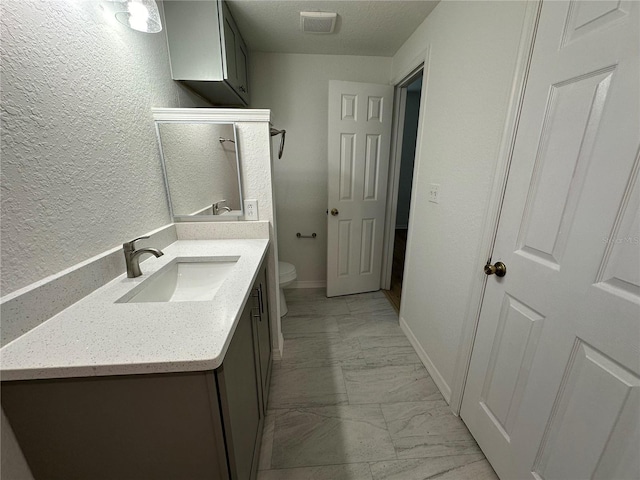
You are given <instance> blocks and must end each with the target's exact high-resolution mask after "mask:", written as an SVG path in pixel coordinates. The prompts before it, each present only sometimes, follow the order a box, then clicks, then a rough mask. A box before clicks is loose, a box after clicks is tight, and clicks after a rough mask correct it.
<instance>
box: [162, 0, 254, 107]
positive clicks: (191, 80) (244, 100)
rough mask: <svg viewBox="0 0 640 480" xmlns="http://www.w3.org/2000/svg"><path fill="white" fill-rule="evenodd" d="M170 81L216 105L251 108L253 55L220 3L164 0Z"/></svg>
mask: <svg viewBox="0 0 640 480" xmlns="http://www.w3.org/2000/svg"><path fill="white" fill-rule="evenodd" d="M164 11H165V27H166V30H167V40H168V44H169V58H170V62H171V77H172V78H173V79H174V80H180V81H181V82H183V83H184V84H186V85H187V86H188V87H190V88H191V89H193V90H195V91H196V92H198V93H199V94H200V95H202V96H204V97H205V98H207V99H208V100H210V101H211V102H213V103H214V104H216V105H243V106H247V105H249V82H248V80H247V70H248V69H247V65H248V60H249V51H248V49H247V46H246V44H245V43H244V40H243V39H242V35H240V30H238V27H237V25H236V22H235V21H234V19H233V17H232V16H231V12H230V11H229V7H228V6H227V5H226V3H225V2H223V1H222V0H218V1H215V2H212V1H208V2H203V1H165V2H164Z"/></svg>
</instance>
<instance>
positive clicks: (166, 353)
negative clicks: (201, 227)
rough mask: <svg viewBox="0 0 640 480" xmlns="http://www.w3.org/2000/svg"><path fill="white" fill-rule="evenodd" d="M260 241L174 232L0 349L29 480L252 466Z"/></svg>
mask: <svg viewBox="0 0 640 480" xmlns="http://www.w3.org/2000/svg"><path fill="white" fill-rule="evenodd" d="M268 244H269V241H268V240H266V239H253V240H194V241H189V240H179V241H177V242H175V243H173V244H171V245H170V246H168V247H167V248H164V249H163V251H164V255H163V256H162V257H160V258H158V259H155V258H152V259H150V260H149V261H145V262H143V264H142V268H143V272H144V275H142V276H141V277H138V278H127V277H126V275H121V276H119V277H117V278H116V279H115V280H113V281H111V282H110V283H108V284H106V285H105V286H103V287H101V288H100V289H98V290H96V291H95V292H93V293H92V294H90V295H89V296H87V297H85V298H84V299H82V300H81V301H79V302H77V303H76V304H74V305H72V306H70V307H69V308H67V309H65V310H63V311H62V312H60V313H59V314H58V315H56V316H55V317H53V318H51V319H50V320H48V321H47V322H45V323H43V324H42V325H40V326H39V327H38V328H36V329H34V330H32V331H30V332H29V333H27V334H26V335H23V336H22V337H20V338H19V339H18V340H16V341H14V342H12V343H10V344H9V345H7V346H5V347H4V348H3V349H2V380H3V382H2V407H3V409H4V411H5V413H6V415H7V417H8V418H9V421H10V423H11V425H12V427H13V430H14V432H15V434H16V437H17V439H18V441H19V443H20V445H21V447H22V450H23V453H24V455H25V457H26V459H27V461H28V463H29V466H30V467H31V469H32V472H33V474H34V477H35V478H36V479H40V478H46V479H70V478H87V479H115V478H118V479H127V478H131V479H133V478H135V479H146V478H148V479H164V478H167V479H168V478H176V479H178V478H183V479H184V478H189V479H200V478H202V479H205V478H206V479H251V478H255V475H256V471H257V461H258V457H259V448H260V443H261V442H260V441H261V435H262V427H263V423H264V417H265V413H266V407H267V399H268V393H269V379H270V373H271V372H270V371H271V358H272V356H271V333H270V319H269V313H268V312H269V309H268V292H267V286H266V268H265V254H266V252H267V248H268ZM181 265H183V266H184V265H186V267H187V269H186V270H184V269H183V270H184V271H182V272H181V274H182V275H183V276H187V277H189V279H188V281H189V282H191V284H184V282H183V284H182V285H181V282H180V279H177V280H175V278H173V277H174V275H177V273H178V272H179V271H180V270H181V269H180V268H179V267H180V266H181ZM198 270H199V271H198ZM194 271H195V273H194ZM212 271H213V272H214V273H211V272H212ZM216 272H217V273H216ZM198 275H200V276H201V277H203V278H204V280H202V279H198V278H195V280H194V277H198ZM176 278H177V277H176ZM174 280H175V282H174V283H176V282H177V283H176V284H175V285H174V286H173V290H172V291H169V290H171V287H167V286H166V284H167V283H169V284H170V283H171V282H172V281H174ZM207 281H210V282H213V283H214V284H215V285H214V287H213V288H216V289H217V290H216V291H215V292H214V293H213V294H211V293H210V290H211V289H209V292H207V293H206V294H203V293H202V292H203V289H202V288H201V287H202V285H203V283H205V284H206V282H207ZM199 289H200V290H199ZM205 290H206V289H205ZM167 292H169V294H168V295H167ZM35 352H37V354H34V353H35Z"/></svg>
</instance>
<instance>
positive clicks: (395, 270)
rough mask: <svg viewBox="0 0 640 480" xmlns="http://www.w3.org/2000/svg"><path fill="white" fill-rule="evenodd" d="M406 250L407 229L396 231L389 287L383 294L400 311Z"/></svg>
mask: <svg viewBox="0 0 640 480" xmlns="http://www.w3.org/2000/svg"><path fill="white" fill-rule="evenodd" d="M406 250H407V229H396V233H395V238H394V242H393V262H392V266H391V286H390V287H389V290H383V293H384V294H385V295H386V296H387V298H388V299H389V302H391V305H393V308H395V309H396V312H399V311H400V298H401V297H402V275H403V274H404V260H405V253H406Z"/></svg>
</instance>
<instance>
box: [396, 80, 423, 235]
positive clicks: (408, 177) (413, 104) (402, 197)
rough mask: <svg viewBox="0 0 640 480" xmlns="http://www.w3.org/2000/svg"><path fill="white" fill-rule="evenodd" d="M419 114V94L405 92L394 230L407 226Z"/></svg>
mask: <svg viewBox="0 0 640 480" xmlns="http://www.w3.org/2000/svg"><path fill="white" fill-rule="evenodd" d="M419 113H420V92H419V91H418V92H412V91H407V105H406V110H405V115H404V132H403V136H402V159H401V161H400V181H399V183H398V209H397V213H396V228H407V227H408V226H409V207H410V206H411V181H412V179H413V164H414V160H415V157H416V139H417V135H418V116H419Z"/></svg>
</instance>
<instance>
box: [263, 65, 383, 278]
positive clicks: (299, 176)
mask: <svg viewBox="0 0 640 480" xmlns="http://www.w3.org/2000/svg"><path fill="white" fill-rule="evenodd" d="M390 67H391V58H386V57H358V56H337V55H302V54H273V53H253V54H252V57H251V69H250V81H251V85H250V86H251V106H252V107H253V108H270V109H271V110H272V122H273V124H274V125H275V126H276V127H277V128H283V129H285V130H286V131H287V136H286V146H285V150H284V155H283V157H282V158H281V159H279V160H278V159H277V158H275V159H274V184H275V196H276V210H277V215H278V244H279V253H280V260H283V261H286V262H291V263H293V264H294V265H295V266H296V269H297V272H298V282H299V285H301V286H303V285H305V284H306V286H311V285H321V284H323V283H324V282H325V281H326V255H327V219H326V213H325V210H326V209H327V115H328V105H327V102H328V93H329V80H346V81H356V82H369V83H382V84H388V83H389V75H390ZM279 140H280V137H275V138H274V140H273V141H274V147H275V148H277V146H278V145H277V142H279ZM297 232H301V233H302V234H306V235H309V234H311V233H312V232H316V233H317V234H318V237H317V238H316V239H315V240H310V239H298V238H296V233H297ZM305 282H306V283H305Z"/></svg>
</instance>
